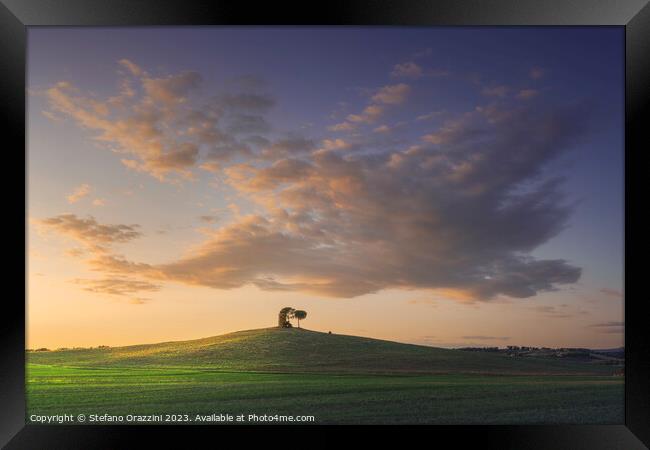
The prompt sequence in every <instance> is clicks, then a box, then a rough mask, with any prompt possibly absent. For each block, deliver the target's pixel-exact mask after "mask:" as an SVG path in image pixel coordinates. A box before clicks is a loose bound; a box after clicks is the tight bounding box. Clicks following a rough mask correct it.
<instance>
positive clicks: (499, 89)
mask: <svg viewBox="0 0 650 450" xmlns="http://www.w3.org/2000/svg"><path fill="white" fill-rule="evenodd" d="M508 92H510V88H508V87H507V86H491V87H485V88H483V90H482V91H481V93H482V94H483V95H485V96H488V97H505V96H506V95H508Z"/></svg>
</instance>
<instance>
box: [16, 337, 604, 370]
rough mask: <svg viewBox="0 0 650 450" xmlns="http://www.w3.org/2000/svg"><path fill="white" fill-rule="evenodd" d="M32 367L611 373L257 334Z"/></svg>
mask: <svg viewBox="0 0 650 450" xmlns="http://www.w3.org/2000/svg"><path fill="white" fill-rule="evenodd" d="M27 360H28V362H29V363H31V364H45V365H65V366H72V367H142V368H144V367H178V368H181V367H182V368H202V369H213V370H219V371H249V372H283V373H286V372H293V373H341V374H354V373H358V374H372V373H374V374H456V373H463V374H495V375H496V374H504V375H506V374H509V375H525V374H538V375H541V374H554V375H561V374H567V375H588V374H589V375H609V374H611V373H612V368H611V367H609V368H608V367H605V366H601V365H595V364H588V363H578V362H572V361H559V360H552V359H544V358H524V359H520V358H512V357H508V356H507V355H503V354H490V353H476V352H467V351H461V350H449V349H442V348H435V347H427V346H420V345H412V344H402V343H398V342H392V341H384V340H379V339H371V338H364V337H358V336H347V335H339V334H328V333H321V332H317V331H309V330H305V329H299V328H262V329H257V330H246V331H238V332H235V333H229V334H224V335H220V336H213V337H208V338H203V339H196V340H190V341H177V342H162V343H158V344H147V345H133V346H126V347H111V348H94V349H73V350H60V351H48V352H28V353H27Z"/></svg>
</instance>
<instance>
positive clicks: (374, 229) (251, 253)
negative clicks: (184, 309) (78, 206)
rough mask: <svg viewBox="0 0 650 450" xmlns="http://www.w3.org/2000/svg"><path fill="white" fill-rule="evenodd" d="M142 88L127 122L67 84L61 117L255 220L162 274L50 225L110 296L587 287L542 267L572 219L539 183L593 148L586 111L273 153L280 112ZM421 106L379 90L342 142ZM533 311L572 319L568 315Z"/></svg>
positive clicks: (65, 218) (304, 141) (242, 218)
mask: <svg viewBox="0 0 650 450" xmlns="http://www.w3.org/2000/svg"><path fill="white" fill-rule="evenodd" d="M128 70H130V71H131V69H128ZM131 72H132V73H133V71H131ZM136 72H137V71H136ZM139 73H140V75H135V73H133V75H132V76H133V77H136V80H135V88H134V92H136V94H135V97H136V99H138V100H134V99H131V97H128V99H127V96H123V99H125V102H127V103H125V104H129V105H130V106H129V107H128V108H127V111H128V112H127V113H125V114H124V115H123V116H120V115H119V111H120V109H119V108H118V107H112V106H111V107H109V106H106V104H104V103H99V104H97V103H96V102H95V101H94V100H93V99H91V98H90V97H88V96H81V95H80V94H79V93H78V91H77V90H76V89H75V88H73V87H72V86H70V85H65V84H64V85H58V87H56V89H58V91H57V92H56V93H54V95H53V97H52V98H53V99H54V100H53V101H54V105H56V107H57V108H58V109H57V110H58V111H59V112H60V113H63V114H67V115H68V116H70V117H73V118H74V119H75V120H76V121H78V123H79V124H80V125H81V126H83V127H85V128H89V129H93V130H98V131H99V132H100V133H101V134H100V135H99V137H98V139H100V140H101V141H103V142H109V143H111V144H112V145H113V146H116V147H117V148H116V149H114V150H115V151H117V152H118V153H121V154H123V155H122V156H123V158H122V159H123V163H124V164H125V165H126V166H128V167H131V168H133V169H135V170H141V171H144V172H147V173H149V174H152V175H154V176H160V177H166V176H167V175H168V174H171V173H177V174H180V175H181V176H184V175H187V173H186V171H189V170H190V169H191V168H192V167H194V165H195V164H201V166H202V167H205V168H206V169H207V170H212V171H218V172H219V175H220V177H219V179H220V180H221V181H223V183H224V184H225V185H226V187H227V188H228V189H232V190H233V193H234V196H236V197H237V199H238V200H236V201H237V202H240V201H241V202H243V203H247V204H250V205H251V208H247V210H248V211H253V213H251V214H245V213H242V211H240V210H239V208H238V207H237V205H236V204H235V203H233V204H232V205H233V206H232V208H233V211H234V214H233V217H232V218H231V220H230V221H229V222H227V223H224V224H223V225H221V226H219V227H216V226H215V227H205V230H204V234H205V237H204V239H203V241H202V242H201V243H200V244H199V245H197V246H195V247H193V248H191V249H188V251H186V252H185V253H184V254H182V256H180V257H178V258H176V259H172V260H170V261H168V262H166V263H162V264H160V263H158V264H151V263H148V262H146V261H143V262H140V261H132V260H130V259H129V258H127V257H125V256H122V255H117V254H113V253H112V252H110V251H109V247H110V246H111V245H112V244H114V243H118V242H128V241H130V240H132V239H134V238H136V237H138V236H139V235H140V233H139V231H138V229H137V227H135V226H132V225H102V224H99V223H97V221H95V220H94V218H92V217H91V218H88V219H81V218H78V217H76V216H74V215H70V214H69V215H62V216H57V217H54V218H50V219H45V220H42V221H41V222H42V224H43V225H44V226H47V227H50V228H51V229H55V230H56V231H58V232H60V233H62V234H66V235H68V236H70V237H73V238H74V239H76V240H78V241H80V242H82V243H84V244H86V246H88V247H89V249H90V250H91V253H92V256H91V258H90V259H89V260H88V261H87V263H88V265H89V268H90V269H91V270H92V271H95V272H98V273H101V274H103V275H105V278H106V279H107V280H112V281H115V280H123V279H130V277H137V278H138V279H139V280H146V281H147V282H149V283H151V284H154V285H157V284H158V283H163V282H176V283H183V284H188V285H195V286H208V287H213V288H216V289H233V288H238V287H241V286H246V285H253V286H257V288H259V289H262V290H268V291H287V292H295V291H299V292H309V293H313V294H316V295H321V296H330V297H355V296H360V295H366V294H372V293H375V292H379V291H381V290H383V289H424V290H432V291H434V292H435V293H437V294H439V295H440V296H443V297H447V298H451V299H454V300H456V301H461V302H475V301H489V300H493V299H495V298H499V297H502V296H507V297H512V298H527V297H532V296H535V295H537V294H538V293H540V292H546V291H554V290H557V289H559V288H560V287H561V286H562V285H566V284H572V283H575V282H576V281H577V280H578V279H579V278H580V276H581V269H580V268H579V267H576V266H575V265H573V264H571V263H570V262H569V261H567V260H565V259H562V255H558V257H557V258H553V259H550V258H549V259H539V258H536V257H533V256H532V252H533V251H534V250H535V249H536V248H538V247H539V246H541V245H543V244H544V243H546V242H548V241H549V240H550V239H552V238H553V237H554V236H556V235H557V234H558V233H560V232H561V231H562V230H563V229H564V228H565V227H566V226H567V225H568V220H569V218H570V216H571V213H572V211H573V207H574V206H573V205H572V204H571V203H570V202H569V201H568V200H567V198H566V197H565V195H564V193H563V180H562V179H560V178H548V177H546V176H545V175H544V174H545V172H544V168H545V167H546V166H547V165H548V164H549V163H550V162H551V161H553V160H555V159H556V158H558V157H559V156H561V155H563V154H565V153H566V152H568V151H570V150H571V148H572V147H573V146H574V144H575V143H576V142H577V140H578V139H580V137H581V136H582V133H583V132H584V130H585V129H586V121H587V120H588V118H589V115H588V110H586V109H585V108H584V107H581V106H580V105H578V106H567V107H560V106H556V107H554V108H552V109H549V108H548V106H544V105H535V107H532V105H531V103H532V102H514V101H513V102H512V103H513V104H508V100H509V99H502V100H499V101H497V102H496V103H488V104H487V105H481V106H478V107H476V108H474V109H471V110H469V111H466V112H464V113H460V114H457V115H454V116H452V115H448V116H446V117H445V118H446V119H447V120H445V121H444V122H443V123H442V125H440V126H439V127H437V128H434V126H437V123H436V122H432V123H431V124H430V125H429V126H430V127H431V129H430V130H428V132H427V133H423V135H422V136H420V137H419V138H420V140H419V143H418V145H412V143H408V142H402V141H399V142H398V141H393V140H392V139H390V136H386V135H383V136H378V135H377V134H373V133H371V132H370V131H371V130H372V129H368V130H366V131H369V133H368V135H369V136H370V137H368V136H366V138H367V139H366V140H365V141H363V139H364V138H363V136H361V134H360V133H361V131H359V133H355V134H352V135H351V136H350V138H349V139H348V138H347V137H346V139H340V138H332V137H329V136H320V137H319V139H318V140H316V141H313V140H312V139H309V138H308V137H304V136H301V135H297V134H287V135H285V136H284V137H277V135H274V136H275V138H274V139H270V138H268V137H266V136H264V134H263V130H262V128H265V129H266V130H268V129H269V127H270V125H268V123H267V122H266V119H265V118H264V116H263V112H264V111H266V110H267V109H269V108H271V107H272V102H269V101H264V100H262V99H261V98H259V97H255V96H253V95H252V94H247V95H246V96H233V97H227V96H226V97H224V96H221V97H219V96H217V97H215V98H212V99H211V100H210V101H209V102H207V103H206V104H204V106H203V107H202V108H197V107H194V106H193V104H192V96H191V93H192V91H193V90H194V89H196V88H197V85H198V83H199V82H200V78H195V77H192V76H190V75H188V73H181V74H179V75H178V76H176V78H174V76H169V77H162V78H157V79H156V80H162V81H160V82H159V83H155V84H154V85H153V87H151V86H150V87H149V88H146V87H145V86H144V85H143V84H142V83H140V85H138V84H137V80H145V79H153V78H151V76H150V75H149V74H147V73H145V72H144V71H141V72H139ZM137 77H139V78H137ZM410 91H411V88H410V87H409V86H408V85H406V84H401V83H400V84H394V85H387V86H384V87H382V88H381V89H378V90H376V91H374V92H373V93H372V94H371V96H370V99H369V101H368V103H367V104H366V106H365V108H364V109H363V110H362V111H361V112H360V113H359V114H350V115H348V116H347V118H346V121H345V122H343V123H342V124H339V125H336V126H335V127H340V128H342V129H343V128H345V129H348V130H355V129H358V128H359V127H361V126H362V125H366V124H370V123H374V122H376V121H377V120H378V119H379V118H380V117H383V115H384V114H386V111H388V110H389V109H390V108H393V107H395V106H397V105H400V104H403V103H404V102H405V101H406V99H407V98H408V96H409V95H410ZM141 92H144V93H145V98H144V99H140V98H139V96H140V95H141ZM154 92H155V94H154ZM233 95H234V94H233ZM490 95H492V94H490ZM494 95H496V96H497V97H498V96H499V95H500V94H498V92H497V93H495V94H494ZM504 95H505V94H504ZM127 100H128V101H127ZM128 102H131V103H128ZM104 107H106V108H109V113H108V114H107V112H106V111H105V108H104ZM423 120H424V119H423ZM260 124H262V126H260ZM420 126H426V124H420ZM169 127H171V130H173V131H174V133H168V131H169V130H170V128H169ZM374 128H377V127H376V126H375V127H373V129H374ZM362 141H363V144H360V142H362ZM315 142H318V143H320V146H317V145H316V144H315ZM361 146H363V148H362V151H361V150H360V147H361ZM318 147H321V148H318ZM228 201H231V200H228ZM233 201H234V200H233ZM92 245H98V246H99V248H94V247H92ZM89 286H91V287H94V288H95V289H109V288H110V287H111V286H113V284H111V283H104V284H101V283H99V282H97V283H95V284H89ZM126 286H128V284H126ZM131 286H132V287H133V285H131ZM115 289H118V290H119V289H120V288H115ZM124 289H128V287H127V288H124ZM537 311H538V312H539V313H542V314H545V315H547V316H549V317H565V316H567V315H568V314H569V312H567V311H566V310H565V309H562V308H561V307H557V308H556V307H548V306H544V307H539V308H538V309H537Z"/></svg>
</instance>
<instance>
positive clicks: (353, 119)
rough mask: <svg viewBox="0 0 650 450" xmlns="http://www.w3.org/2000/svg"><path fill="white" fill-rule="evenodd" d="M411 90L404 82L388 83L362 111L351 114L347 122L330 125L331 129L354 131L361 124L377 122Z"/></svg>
mask: <svg viewBox="0 0 650 450" xmlns="http://www.w3.org/2000/svg"><path fill="white" fill-rule="evenodd" d="M410 92H411V87H410V86H409V85H407V84H404V83H399V84H393V85H387V86H384V87H382V88H380V89H378V90H377V91H376V92H375V93H374V94H373V95H372V97H371V98H370V103H369V104H368V105H367V106H366V107H365V108H364V109H363V111H362V112H361V113H358V114H349V115H348V116H347V117H346V121H345V122H341V123H338V124H336V125H333V126H330V127H329V129H330V130H331V131H352V130H354V129H356V128H357V126H358V125H361V124H372V123H375V122H376V121H377V120H378V119H379V118H380V117H381V116H383V115H384V113H385V112H386V109H387V108H388V107H390V106H395V105H399V104H402V103H404V102H405V101H406V99H407V98H408V96H409V94H410Z"/></svg>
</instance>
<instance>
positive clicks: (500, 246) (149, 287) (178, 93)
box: [27, 27, 624, 348]
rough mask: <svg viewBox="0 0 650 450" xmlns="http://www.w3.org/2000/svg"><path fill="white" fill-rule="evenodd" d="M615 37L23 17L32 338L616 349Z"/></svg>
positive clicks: (605, 31) (620, 124) (557, 31)
mask: <svg viewBox="0 0 650 450" xmlns="http://www.w3.org/2000/svg"><path fill="white" fill-rule="evenodd" d="M623 39H624V34H623V30H622V28H613V27H593V28H587V27H580V28H577V27H576V28H567V27H563V28H551V27H545V28H532V27H531V28H470V27H463V28H400V27H391V28H371V27H363V28H361V27H314V28H309V27H293V28H291V27H276V28H268V27H266V28H265V27H243V28H228V27H197V28H194V27H192V28H181V27H175V28H164V27H163V28H30V29H29V31H28V67H27V69H28V186H27V189H28V208H27V209H28V210H27V215H28V220H29V222H28V223H29V225H28V231H27V232H28V266H27V277H28V296H27V314H28V329H27V341H28V347H29V348H38V347H49V348H57V347H71V346H96V345H113V346H114V345H129V344H138V343H153V342H160V341H170V340H184V339H194V338H201V337H206V336H212V335H217V334H222V333H226V332H230V331H237V330H241V329H252V328H261V327H267V326H274V325H275V324H276V320H277V312H278V311H279V309H280V308H281V307H284V306H293V307H295V308H300V309H305V310H307V312H308V317H307V319H306V320H305V321H303V322H302V325H303V326H304V327H306V328H309V329H313V330H320V331H328V330H331V331H332V332H334V333H343V334H353V335H361V336H370V337H376V338H382V339H391V340H397V341H402V342H411V343H418V344H424V345H433V346H441V347H458V346H473V345H476V346H505V345H536V346H552V347H559V346H566V347H569V346H570V347H591V348H611V347H618V346H621V345H623V329H624V325H623V320H624V318H623V216H624V215H623V212H624V211H623V188H624V184H623V175H624V172H623V159H624V115H623V111H624V110H623V107H624V95H623V94H624V66H623V50H624V47H623V42H624V41H623Z"/></svg>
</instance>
